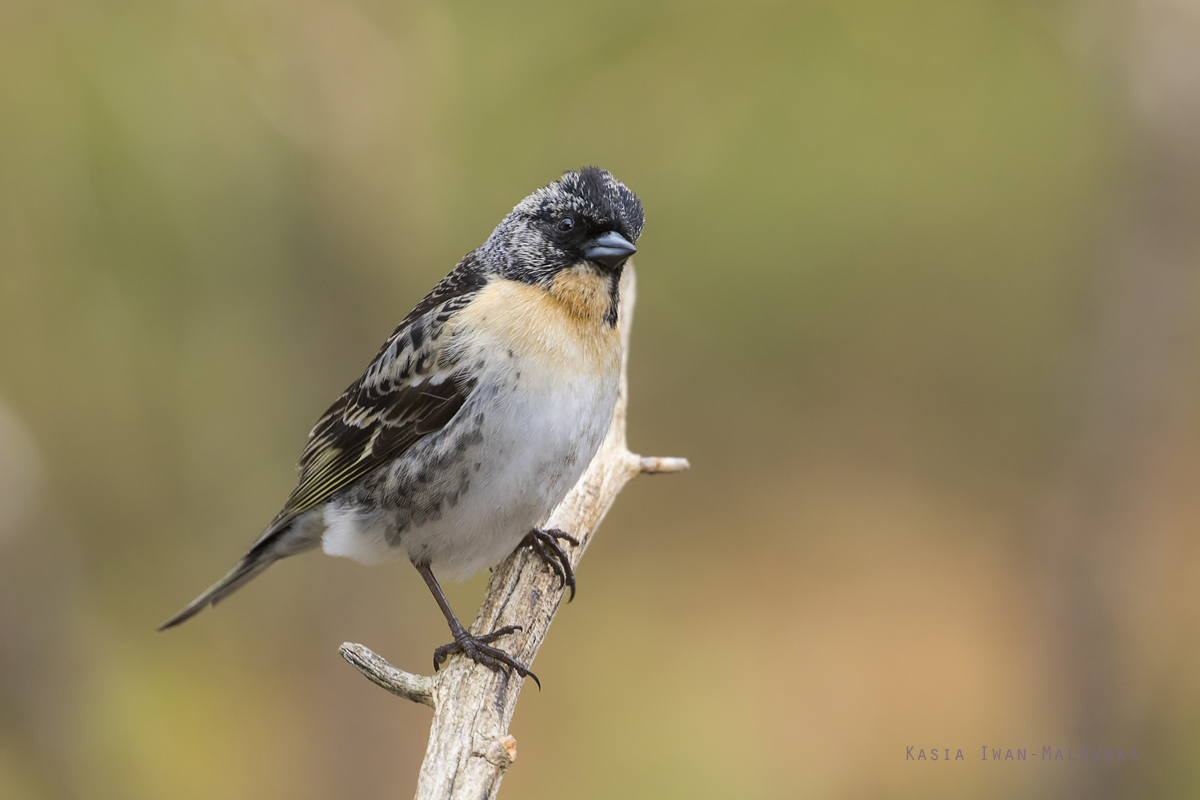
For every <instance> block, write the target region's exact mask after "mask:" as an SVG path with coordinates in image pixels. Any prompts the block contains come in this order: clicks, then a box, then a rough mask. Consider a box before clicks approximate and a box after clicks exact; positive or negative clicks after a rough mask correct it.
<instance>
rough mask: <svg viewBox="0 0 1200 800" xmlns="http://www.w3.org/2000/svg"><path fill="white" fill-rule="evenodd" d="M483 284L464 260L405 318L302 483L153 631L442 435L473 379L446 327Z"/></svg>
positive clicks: (317, 434) (220, 594) (307, 461)
mask: <svg viewBox="0 0 1200 800" xmlns="http://www.w3.org/2000/svg"><path fill="white" fill-rule="evenodd" d="M486 283H487V276H486V275H484V274H482V273H480V272H479V271H478V270H476V269H473V268H472V266H471V265H470V263H469V262H464V263H463V264H460V265H459V266H458V267H456V268H455V269H454V270H453V271H452V272H451V273H450V274H449V275H447V276H446V277H445V278H443V279H442V281H441V282H440V283H439V284H438V285H437V286H436V287H434V289H433V291H432V292H430V293H429V295H428V296H427V297H426V298H425V299H424V300H422V301H421V302H420V303H419V304H418V305H417V307H416V308H414V309H413V310H412V312H411V313H410V314H409V315H408V316H407V317H405V318H404V321H403V322H401V323H400V325H399V326H398V327H397V328H396V330H395V332H393V333H392V335H391V336H390V337H389V338H388V340H387V341H386V342H385V343H384V345H383V347H382V348H380V350H379V353H378V355H376V356H375V358H374V360H373V361H371V365H370V366H369V367H367V371H366V372H365V373H363V376H362V377H361V378H359V379H358V380H357V381H355V382H354V383H352V384H351V385H350V387H349V388H348V389H346V391H345V392H343V393H342V396H341V397H339V398H338V399H337V401H336V402H335V403H334V404H333V405H332V406H330V407H329V410H328V411H326V412H325V414H324V415H323V416H322V417H321V419H320V421H318V422H317V424H316V426H315V427H314V428H313V429H312V432H311V433H310V434H309V435H308V445H307V446H306V447H305V448H304V452H303V453H302V454H301V455H300V482H299V484H298V485H297V486H296V488H295V490H294V491H293V492H292V494H291V496H290V497H289V498H288V501H287V503H286V504H285V505H284V507H283V510H282V511H280V512H279V514H278V515H277V516H276V517H275V519H274V520H272V521H271V524H270V525H269V526H267V529H266V531H265V532H264V533H263V534H262V536H260V537H258V540H257V541H256V542H255V543H254V546H253V547H251V548H250V551H249V552H248V553H246V555H245V556H244V557H243V558H242V560H241V561H239V562H238V563H237V564H236V565H234V567H233V569H231V570H230V571H229V572H228V573H226V575H225V576H224V577H223V578H221V580H219V581H217V582H216V583H215V584H213V585H212V586H210V587H209V588H208V590H207V591H205V592H204V593H203V594H201V595H200V596H199V597H197V598H196V599H195V600H193V601H192V602H191V603H189V604H188V605H187V606H186V607H184V609H183V610H182V611H180V612H179V613H178V614H176V615H175V616H173V617H171V618H170V619H169V620H167V621H166V622H165V623H163V625H162V626H161V627H160V628H159V630H164V629H166V628H170V627H173V626H175V625H178V624H179V623H181V622H184V621H185V620H188V619H190V618H191V617H193V616H195V615H196V614H197V613H199V612H200V611H201V610H202V609H203V608H205V607H206V606H210V605H215V604H216V603H217V602H218V601H220V600H221V599H222V598H224V597H227V596H228V595H230V594H231V593H232V592H234V591H236V590H237V589H238V588H239V587H241V586H242V585H244V584H245V583H246V582H247V581H249V580H250V579H251V578H253V577H254V576H255V575H257V574H259V573H260V572H262V571H263V570H264V569H266V568H267V567H268V566H270V565H271V563H272V562H274V561H276V560H278V559H279V558H282V557H283V556H285V555H288V554H289V553H290V552H297V551H296V550H294V549H292V548H291V547H289V546H288V544H287V539H286V537H287V533H288V531H289V529H290V528H291V525H292V522H294V521H295V520H296V518H297V517H299V516H300V515H301V514H303V513H304V512H306V511H309V510H311V509H313V508H316V507H318V506H320V505H321V504H322V503H324V502H326V501H327V500H329V498H330V497H332V496H333V495H334V494H336V493H337V492H339V491H341V490H342V489H345V488H347V487H349V486H351V485H353V484H354V483H355V482H356V481H359V480H361V479H362V478H365V477H366V476H367V475H368V474H369V473H371V472H372V471H373V470H375V469H377V468H378V467H381V466H383V465H384V464H386V463H388V462H389V461H391V460H392V459H394V458H396V457H397V456H399V455H401V454H402V453H404V451H405V450H407V449H408V448H410V447H412V446H413V445H414V444H416V443H417V442H418V441H420V440H421V439H423V438H424V437H426V436H428V435H429V434H431V433H434V432H435V431H438V430H441V429H442V427H443V426H445V425H446V423H448V422H449V421H450V420H451V419H452V418H453V417H454V415H455V414H456V413H458V410H459V409H460V408H462V405H463V403H465V402H466V400H467V397H468V396H470V394H471V390H472V389H473V388H474V385H475V381H474V378H473V377H472V376H470V375H466V374H463V373H462V371H461V370H457V367H458V364H457V363H456V358H457V355H456V351H455V349H454V348H453V347H451V343H450V339H451V334H450V333H449V331H448V329H449V328H450V327H451V326H449V325H448V324H447V323H448V322H450V320H451V318H452V317H453V316H454V314H455V312H457V311H458V310H460V309H462V308H463V307H464V306H466V305H467V304H468V303H470V302H471V300H472V299H473V298H474V297H475V295H476V294H477V293H478V292H479V290H480V289H481V288H483V286H484V285H485V284H486ZM294 544H295V543H293V545H294ZM313 544H315V542H310V543H307V546H312V545H313ZM301 549H303V548H301Z"/></svg>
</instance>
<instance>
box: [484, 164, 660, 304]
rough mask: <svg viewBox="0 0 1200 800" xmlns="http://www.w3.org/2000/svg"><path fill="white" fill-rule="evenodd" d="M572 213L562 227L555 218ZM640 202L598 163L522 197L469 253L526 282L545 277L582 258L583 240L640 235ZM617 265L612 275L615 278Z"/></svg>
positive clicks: (633, 238)
mask: <svg viewBox="0 0 1200 800" xmlns="http://www.w3.org/2000/svg"><path fill="white" fill-rule="evenodd" d="M566 217H570V218H571V222H572V227H571V228H570V230H567V231H564V230H561V229H560V227H559V223H561V222H562V220H563V219H564V218H566ZM644 221H645V220H644V217H643V214H642V202H641V201H640V200H639V199H638V197H637V195H636V194H634V193H633V192H632V191H630V189H629V187H628V186H626V185H625V184H623V183H621V182H620V181H619V180H617V179H616V178H614V177H613V176H612V173H610V172H608V171H607V170H603V169H600V168H599V167H584V168H583V169H581V170H579V171H578V172H574V171H571V172H565V173H563V176H562V177H561V178H559V179H558V180H556V181H554V182H553V183H551V184H549V185H547V186H545V187H543V188H541V189H538V190H537V191H536V192H534V193H533V194H531V195H529V197H526V198H525V199H524V200H522V201H521V202H520V203H518V204H517V206H516V207H515V208H514V209H513V210H512V212H511V213H510V214H509V215H508V216H507V217H505V218H504V221H503V222H501V223H500V224H499V225H498V226H496V230H495V231H493V232H492V235H491V236H490V237H489V238H488V240H487V242H485V243H484V244H483V246H481V247H480V248H479V249H478V250H476V251H475V252H474V253H473V254H472V256H473V257H474V260H476V261H477V263H478V264H479V266H480V267H481V268H482V269H483V270H484V271H486V272H497V273H500V274H501V275H503V276H504V277H506V278H510V279H513V280H521V281H526V282H529V283H539V282H548V281H550V280H552V279H553V277H554V275H555V274H557V273H558V272H559V271H561V270H564V269H568V268H570V267H574V266H576V265H579V264H581V263H584V262H585V259H584V256H583V252H584V250H585V249H586V245H587V243H588V242H589V241H590V240H591V239H594V238H595V237H597V236H600V235H603V234H604V233H607V232H610V231H611V232H616V233H619V234H621V235H622V236H624V237H625V238H626V239H628V240H629V241H630V242H636V241H637V240H638V237H639V236H641V234H642V225H643V223H644ZM619 273H620V268H619V267H618V268H617V269H616V270H614V275H613V277H614V278H616V277H619Z"/></svg>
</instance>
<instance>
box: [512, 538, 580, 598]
mask: <svg viewBox="0 0 1200 800" xmlns="http://www.w3.org/2000/svg"><path fill="white" fill-rule="evenodd" d="M559 539H563V540H565V541H568V542H570V543H571V544H572V545H574V546H575V547H579V540H578V539H576V538H575V537H574V536H572V535H571V534H569V533H566V532H565V531H560V530H559V529H558V528H548V529H547V530H542V529H541V528H534V529H533V530H531V531H530V532H529V533H527V534H526V535H525V538H524V539H522V540H521V547H527V546H528V547H532V548H533V551H534V552H535V553H537V554H538V555H539V556H541V557H542V560H543V561H545V562H546V563H547V564H549V565H550V568H551V569H553V570H554V574H556V575H558V581H559V584H558V585H559V586H562V587H566V586H570V587H571V596H570V598H568V599H567V602H568V603H569V602H571V601H572V600H574V599H575V571H574V570H573V569H571V557H570V556H568V555H567V551H566V550H563V549H562V545H560V544H559V543H558V540H559Z"/></svg>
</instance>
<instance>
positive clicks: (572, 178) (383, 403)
mask: <svg viewBox="0 0 1200 800" xmlns="http://www.w3.org/2000/svg"><path fill="white" fill-rule="evenodd" d="M643 223H644V216H643V212H642V203H641V200H639V199H638V197H637V195H636V194H634V193H633V192H632V191H631V190H630V189H629V188H628V187H627V186H626V185H625V184H624V183H622V182H620V181H619V180H617V179H616V178H614V177H613V175H612V174H611V173H610V172H608V171H607V170H603V169H600V168H598V167H583V168H582V169H579V170H576V171H567V172H564V173H563V174H562V176H561V177H560V178H559V179H557V180H555V181H552V182H551V183H549V184H548V185H546V186H544V187H542V188H541V189H538V190H537V191H535V192H533V193H532V194H530V195H529V196H528V197H526V198H525V199H524V200H522V201H521V202H520V203H518V204H517V205H516V206H515V207H514V208H513V210H512V211H511V212H510V213H509V214H508V215H507V216H505V217H504V219H503V220H502V221H501V222H500V224H499V225H497V226H496V228H495V230H493V231H492V233H491V235H490V236H489V237H488V238H487V240H486V241H484V243H483V244H482V245H480V246H479V247H477V248H476V249H474V250H472V251H471V252H470V253H468V254H467V255H466V256H465V257H464V258H463V259H462V260H461V261H459V262H458V264H457V265H456V266H455V267H454V268H453V269H452V270H451V271H450V272H449V273H448V274H447V275H446V276H445V277H444V278H443V279H442V280H441V281H440V282H439V283H438V284H437V285H436V286H435V287H434V288H433V290H432V291H431V292H430V293H429V294H428V295H426V296H425V298H424V299H423V300H421V301H420V302H419V303H417V305H416V307H415V308H414V309H413V310H412V311H411V312H409V314H408V315H407V316H406V317H404V319H403V321H402V322H401V323H400V324H399V325H398V326H397V327H396V329H395V331H394V332H393V333H392V335H391V336H390V337H388V339H387V341H385V342H384V344H383V346H382V347H381V348H380V349H379V352H378V353H377V354H376V356H375V357H374V359H372V360H371V362H370V364H369V365H368V366H367V368H366V370H365V371H364V372H363V374H362V376H361V377H360V378H358V380H356V381H354V383H352V384H350V386H349V387H348V388H347V389H346V391H345V392H343V393H342V395H341V396H340V397H338V399H337V400H336V401H334V403H333V405H331V406H330V407H329V409H328V410H327V411H326V412H325V413H324V415H322V416H321V418H320V419H319V420H318V421H317V423H316V425H315V426H314V427H313V429H312V431H311V433H309V436H308V442H307V444H306V446H305V447H304V450H303V452H302V453H301V455H300V460H299V464H298V472H299V479H298V483H297V485H296V488H295V489H294V490H293V491H292V493H291V495H290V496H289V497H288V498H287V501H286V502H285V503H284V505H283V508H282V509H281V510H280V511H279V513H278V514H277V515H276V516H275V518H274V519H273V520H272V521H271V523H270V524H269V525H268V526H267V527H266V530H265V531H263V533H262V534H261V535H260V536H259V537H258V539H257V540H256V541H255V542H254V544H253V545H252V546H251V547H250V549H249V551H248V552H247V553H246V555H245V556H244V557H243V558H242V559H241V560H240V561H239V562H238V563H237V564H236V565H235V566H234V567H233V569H231V570H230V571H229V572H228V573H227V574H226V575H225V576H224V577H223V578H221V580H219V581H218V582H217V583H215V584H214V585H213V586H212V587H210V588H209V589H208V590H207V591H205V592H204V593H203V594H201V595H200V596H199V597H197V598H196V599H195V600H193V601H192V602H191V603H189V604H188V605H187V606H186V607H184V608H183V610H181V611H180V612H179V613H177V614H175V615H174V616H173V617H171V618H170V619H168V620H167V621H166V622H165V623H163V624H162V626H161V627H160V628H159V630H160V631H161V630H165V629H167V628H172V627H174V626H176V625H179V624H180V623H182V622H184V621H186V620H188V619H190V618H191V617H193V616H195V615H196V614H197V613H199V612H200V611H202V610H203V609H204V608H206V607H208V606H212V605H215V604H216V603H217V602H219V601H221V600H223V599H224V598H225V597H227V596H228V595H230V594H231V593H233V592H234V591H236V590H237V589H239V588H241V587H242V586H243V585H245V584H246V583H247V582H248V581H250V580H251V579H252V578H254V577H256V576H257V575H259V574H261V573H262V572H263V570H265V569H266V568H267V567H269V566H270V565H271V564H273V563H275V562H276V561H278V560H280V559H282V558H285V557H287V556H292V555H296V554H299V553H303V552H306V551H309V550H313V549H315V548H317V547H318V546H320V547H321V548H323V550H324V551H325V553H327V554H329V555H333V556H344V557H348V558H351V559H354V560H357V561H359V562H362V563H366V564H376V563H381V562H386V561H390V560H395V559H398V558H401V557H407V558H408V560H409V561H410V562H411V563H412V565H413V566H414V567H415V568H416V570H417V572H418V573H420V575H421V577H422V578H423V579H424V581H425V583H426V584H427V585H428V587H429V590H430V592H432V594H433V597H434V600H435V601H436V602H437V605H438V607H439V608H440V610H441V612H442V614H443V615H444V616H445V618H446V623H447V624H448V625H449V627H450V632H451V635H452V636H453V641H452V642H451V643H449V644H447V645H443V646H441V647H439V648H437V649H436V650H435V651H434V670H435V671H436V670H438V669H439V667H440V666H441V665H442V664H443V663H444V662H445V660H446V659H447V658H448V657H449V656H450V655H451V654H453V653H459V652H461V653H463V654H465V655H466V656H467V657H469V658H471V659H472V660H474V661H475V662H477V663H479V664H482V665H484V666H486V667H488V668H490V669H492V670H495V671H499V672H505V673H507V674H511V672H512V671H516V672H517V673H518V674H519V675H521V676H522V677H532V678H533V679H534V681H537V682H538V686H541V683H540V681H538V679H537V676H536V675H535V674H534V673H532V672H531V671H530V670H529V668H528V666H526V665H525V664H523V663H521V662H520V661H518V660H517V659H516V658H514V657H513V656H511V655H510V654H508V653H507V652H505V651H504V650H501V649H500V648H498V647H494V646H493V645H492V642H494V641H496V640H497V639H499V638H501V637H503V636H506V635H509V634H512V633H514V632H516V631H517V630H520V628H519V627H518V626H512V625H509V626H504V627H502V628H499V629H497V630H494V631H491V632H490V633H486V634H481V635H475V634H472V633H470V632H469V631H468V630H467V629H466V628H464V626H463V625H462V623H460V622H459V620H458V618H457V617H456V616H455V614H454V612H453V610H452V609H451V608H450V603H449V602H448V601H447V599H446V596H445V594H444V592H443V591H442V588H441V586H440V584H439V583H438V579H437V578H436V577H435V571H436V572H439V573H442V574H443V575H444V574H446V573H450V574H452V575H454V576H456V577H458V578H465V577H468V576H470V575H472V574H474V573H476V572H478V571H480V570H482V569H483V568H485V567H492V566H495V565H496V564H498V563H499V562H500V561H501V560H503V559H504V558H505V557H506V556H508V555H509V554H510V553H512V552H513V551H514V550H516V549H517V548H519V547H530V548H532V549H533V550H534V552H536V553H537V555H538V556H539V557H540V558H541V560H542V561H543V562H545V564H546V565H547V566H548V568H550V569H551V570H553V572H554V573H555V574H556V575H557V577H558V578H559V581H560V585H561V586H563V587H564V588H566V587H567V586H569V587H570V590H571V599H573V598H574V595H575V576H574V573H573V572H572V569H571V564H570V560H569V557H568V555H567V552H566V551H565V550H564V549H563V548H564V544H560V543H566V544H570V545H571V546H578V544H579V542H578V540H577V539H576V538H575V537H573V536H571V535H570V534H568V533H566V532H565V531H561V530H558V529H546V528H544V527H542V526H543V525H545V524H546V521H547V518H548V517H549V515H550V512H551V511H552V510H553V509H554V508H555V507H556V506H557V505H558V504H559V503H560V502H561V501H562V499H563V498H564V497H565V496H566V494H567V492H568V491H569V490H570V488H571V487H572V486H573V485H574V484H575V483H576V481H578V479H579V477H580V476H581V475H582V474H583V471H584V470H585V469H586V467H587V465H588V463H589V462H590V461H591V459H592V457H593V456H594V455H595V453H596V451H597V450H598V449H599V447H600V444H601V442H602V441H603V439H604V437H605V435H606V433H607V431H608V428H609V426H610V424H611V421H612V414H613V409H614V406H615V403H616V398H617V390H618V380H619V372H620V364H621V341H620V336H619V334H618V331H617V318H618V314H619V285H620V282H621V275H622V271H623V269H624V266H625V264H626V262H627V261H628V259H629V257H630V256H632V255H633V254H634V253H635V252H637V248H636V246H635V243H636V242H637V240H638V238H639V237H640V235H641V232H642V226H643ZM568 602H569V601H568Z"/></svg>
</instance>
